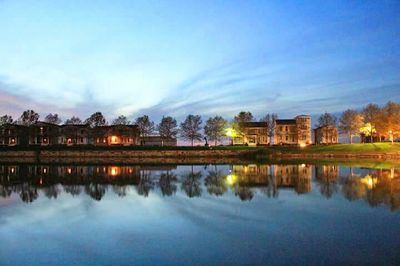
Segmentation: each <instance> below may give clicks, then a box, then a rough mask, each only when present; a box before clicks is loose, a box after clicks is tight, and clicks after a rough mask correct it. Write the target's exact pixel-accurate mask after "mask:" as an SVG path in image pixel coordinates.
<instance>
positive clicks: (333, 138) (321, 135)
mask: <svg viewBox="0 0 400 266" xmlns="http://www.w3.org/2000/svg"><path fill="white" fill-rule="evenodd" d="M314 143H315V144H337V143H339V133H338V129H337V127H335V126H322V127H317V128H315V129H314Z"/></svg>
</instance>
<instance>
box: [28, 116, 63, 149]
mask: <svg viewBox="0 0 400 266" xmlns="http://www.w3.org/2000/svg"><path fill="white" fill-rule="evenodd" d="M28 128H29V144H30V145H44V146H47V145H56V144H59V143H58V136H59V133H60V127H59V126H58V125H55V124H51V123H46V122H37V123H35V124H33V125H30V126H29V127H28Z"/></svg>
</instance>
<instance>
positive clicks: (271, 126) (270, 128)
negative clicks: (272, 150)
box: [261, 113, 278, 145]
mask: <svg viewBox="0 0 400 266" xmlns="http://www.w3.org/2000/svg"><path fill="white" fill-rule="evenodd" d="M277 119H278V115H277V114H274V113H272V114H267V115H266V116H264V117H263V118H262V119H261V122H266V123H267V134H268V137H269V144H270V145H272V139H273V137H274V135H275V126H276V124H275V121H276V120H277Z"/></svg>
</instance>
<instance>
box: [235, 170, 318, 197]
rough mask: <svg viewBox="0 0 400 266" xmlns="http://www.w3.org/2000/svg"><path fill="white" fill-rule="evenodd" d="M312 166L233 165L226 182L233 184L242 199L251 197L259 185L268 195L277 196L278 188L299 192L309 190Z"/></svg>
mask: <svg viewBox="0 0 400 266" xmlns="http://www.w3.org/2000/svg"><path fill="white" fill-rule="evenodd" d="M311 180H312V166H311V165H306V164H300V165H257V164H250V165H234V166H232V170H231V173H230V174H229V175H228V176H227V183H228V184H229V185H231V186H233V187H234V188H235V190H236V193H237V194H238V196H239V197H240V198H241V199H242V198H244V199H251V198H252V197H253V195H254V191H253V190H249V189H243V188H244V187H247V188H255V187H260V188H261V190H262V191H263V192H264V193H265V194H266V195H268V196H269V197H271V196H272V197H277V196H278V191H279V189H283V188H287V189H293V190H294V191H296V192H297V193H299V194H303V193H308V192H310V191H311Z"/></svg>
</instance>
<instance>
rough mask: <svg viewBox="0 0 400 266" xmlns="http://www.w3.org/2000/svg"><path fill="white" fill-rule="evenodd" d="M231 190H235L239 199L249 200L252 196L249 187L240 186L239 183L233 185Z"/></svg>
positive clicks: (252, 193)
mask: <svg viewBox="0 0 400 266" xmlns="http://www.w3.org/2000/svg"><path fill="white" fill-rule="evenodd" d="M233 191H234V192H235V196H238V197H239V198H240V200H241V201H251V200H252V199H253V197H254V192H253V190H252V189H251V188H249V187H245V186H240V185H239V184H236V185H235V186H234V187H233Z"/></svg>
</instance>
